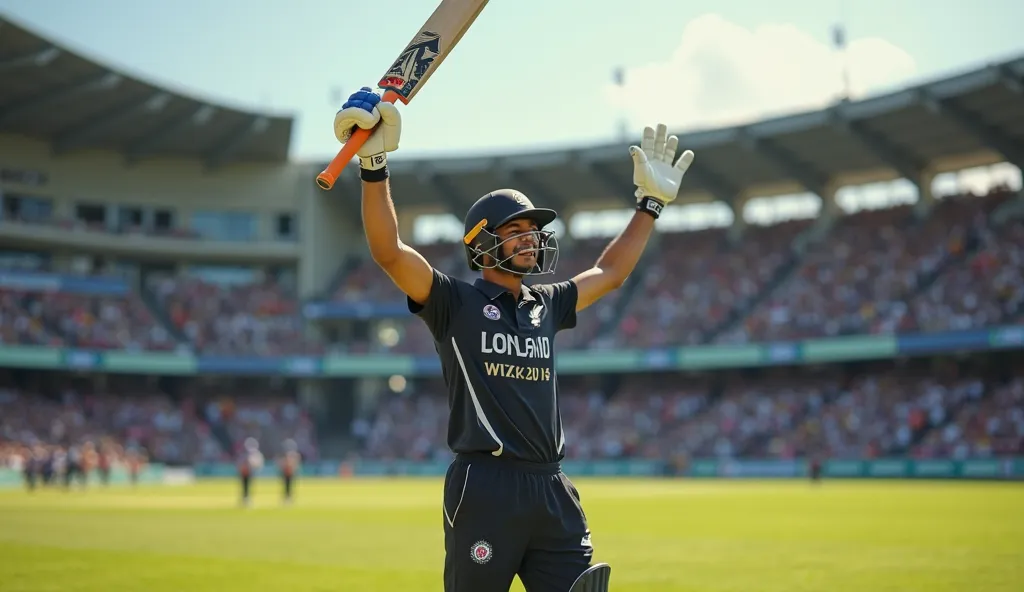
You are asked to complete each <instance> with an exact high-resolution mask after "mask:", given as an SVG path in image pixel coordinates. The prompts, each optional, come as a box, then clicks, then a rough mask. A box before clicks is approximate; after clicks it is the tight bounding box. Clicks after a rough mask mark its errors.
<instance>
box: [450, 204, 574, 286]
mask: <svg viewBox="0 0 1024 592" xmlns="http://www.w3.org/2000/svg"><path fill="white" fill-rule="evenodd" d="M557 216H558V214H557V213H555V211H554V210H549V209H545V208H536V207H534V206H533V203H532V202H531V201H530V198H528V197H526V195H524V194H523V193H522V192H521V191H517V190H515V189H499V190H497V191H492V192H490V193H488V194H487V195H485V196H483V197H481V198H480V199H478V200H477V201H476V203H474V204H473V206H472V207H471V208H469V212H468V213H467V214H466V218H465V220H464V226H465V235H464V236H463V243H464V244H465V247H466V261H467V263H469V268H470V269H472V270H473V271H480V270H483V269H500V270H501V271H503V272H505V273H510V274H513V275H516V276H527V275H546V274H551V273H554V272H555V265H556V264H557V263H558V240H557V239H555V233H554V232H552V231H550V230H544V227H545V226H547V225H548V224H550V223H551V222H553V221H554V220H555V218H556V217H557ZM514 220H529V221H531V222H533V223H534V224H535V225H536V227H537V229H536V230H533V229H530V230H525V231H522V232H516V233H515V234H513V235H512V236H507V237H505V238H501V237H500V236H498V229H499V228H501V227H503V226H505V225H506V224H508V223H509V222H512V221H514ZM527 236H529V237H532V238H533V240H532V241H529V242H531V243H532V244H530V245H528V244H526V241H523V238H524V237H527ZM506 244H508V245H509V247H511V248H506V247H505V245H506ZM506 251H507V252H506ZM523 251H533V253H534V256H535V260H536V262H535V263H534V264H533V265H531V266H529V267H525V266H520V265H516V263H515V257H516V255H519V254H520V253H522V252H523Z"/></svg>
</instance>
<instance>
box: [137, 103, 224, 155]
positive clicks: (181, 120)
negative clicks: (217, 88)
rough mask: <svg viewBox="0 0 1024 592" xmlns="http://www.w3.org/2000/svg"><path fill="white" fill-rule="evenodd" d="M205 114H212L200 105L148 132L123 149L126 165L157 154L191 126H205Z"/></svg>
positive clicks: (205, 106)
mask: <svg viewBox="0 0 1024 592" xmlns="http://www.w3.org/2000/svg"><path fill="white" fill-rule="evenodd" d="M204 113H211V112H210V110H209V108H208V105H205V104H199V105H197V106H196V107H195V108H194V109H189V110H188V111H185V112H184V113H182V114H181V115H179V116H177V117H174V118H172V119H170V120H168V121H166V122H164V123H163V124H161V125H160V126H159V127H157V128H155V129H153V130H150V131H147V132H146V133H145V134H143V136H142V138H141V139H139V140H138V141H137V142H135V143H133V144H129V145H128V146H125V147H124V148H123V149H122V151H123V152H124V154H125V162H126V164H128V165H133V164H136V163H138V162H139V161H141V160H142V159H143V158H144V157H146V156H149V155H150V154H152V153H154V152H156V151H157V150H158V149H159V148H160V147H161V146H163V144H164V142H166V141H167V140H170V139H171V138H172V137H174V136H175V135H176V134H178V133H180V132H182V131H184V130H185V128H187V127H188V126H189V124H192V125H196V126H199V125H205V124H206V121H202V120H201V116H202V115H203V114H204ZM207 121H208V120H207Z"/></svg>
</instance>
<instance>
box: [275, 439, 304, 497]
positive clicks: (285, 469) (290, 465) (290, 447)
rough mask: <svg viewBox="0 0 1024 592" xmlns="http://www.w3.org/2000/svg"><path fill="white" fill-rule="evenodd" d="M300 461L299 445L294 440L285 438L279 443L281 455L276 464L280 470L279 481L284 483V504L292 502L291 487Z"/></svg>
mask: <svg viewBox="0 0 1024 592" xmlns="http://www.w3.org/2000/svg"><path fill="white" fill-rule="evenodd" d="M301 462H302V457H301V456H300V455H299V446H298V445H297V444H296V443H295V440H292V439H288V440H285V441H284V443H283V444H282V445H281V457H280V458H279V459H278V461H277V466H278V468H279V469H280V470H281V482H282V484H283V485H284V497H283V502H284V505H286V506H290V505H291V504H292V491H293V489H292V487H293V483H294V481H295V475H296V474H298V472H299V467H300V465H301Z"/></svg>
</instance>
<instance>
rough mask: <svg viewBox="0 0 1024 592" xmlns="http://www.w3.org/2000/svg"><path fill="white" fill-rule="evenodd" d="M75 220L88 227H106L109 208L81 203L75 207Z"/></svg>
mask: <svg viewBox="0 0 1024 592" xmlns="http://www.w3.org/2000/svg"><path fill="white" fill-rule="evenodd" d="M75 220H77V221H78V222H84V223H85V224H86V225H87V226H105V225H106V223H107V207H106V206H102V205H93V204H85V203H80V204H77V205H75Z"/></svg>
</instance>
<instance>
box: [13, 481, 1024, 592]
mask: <svg viewBox="0 0 1024 592" xmlns="http://www.w3.org/2000/svg"><path fill="white" fill-rule="evenodd" d="M576 484H577V486H578V487H579V489H580V492H581V494H582V497H583V503H584V506H585V509H586V511H587V512H588V515H589V519H590V522H591V529H592V530H593V539H594V545H595V559H596V560H598V561H607V562H609V563H611V564H612V567H613V574H612V590H613V592H640V591H644V592H655V591H666V592H667V591H670V590H671V591H680V592H681V591H698V590H700V591H716V592H717V591H735V592H751V591H764V592H773V591H777V592H795V591H798V590H822V591H829V592H847V591H849V592H853V591H857V592H867V591H882V590H894V591H896V590H898V591H901V592H909V591H914V590H920V591H928V592H945V591H950V590H963V591H967V590H971V591H975V590H984V591H985V592H998V591H1011V590H1024V485H1019V484H1000V483H955V484H954V483H931V482H839V481H833V482H825V483H824V484H822V485H821V486H817V487H815V486H812V485H810V484H809V483H807V482H802V481H801V482H783V481H777V482H770V481H760V482H755V481H743V482H740V481H730V482H726V481H704V482H693V481H668V480H665V481H640V480H630V481H613V480H586V479H577V480H576ZM236 491H237V490H236V487H235V484H234V482H232V481H219V482H204V483H202V484H198V485H187V486H178V487H139V488H138V489H136V490H131V489H128V488H124V487H118V488H114V487H111V488H110V489H107V490H98V489H92V490H89V491H84V492H83V491H70V492H64V491H37V492H35V493H33V494H31V495H30V494H28V493H27V492H25V491H23V490H0V558H2V559H0V590H3V591H5V592H6V591H11V592H13V591H45V590H54V591H56V590H60V591H68V592H71V591H81V590H89V591H103V592H111V591H126V592H127V591H131V592H142V591H153V592H162V591H175V592H179V591H187V592H206V591H210V592H213V591H217V592H230V591H235V590H238V591H246V592H250V591H259V590H268V591H269V590H273V591H277V590H295V591H307V590H308V591H316V590H325V591H327V590H329V591H343V590H344V591H348V590H353V591H419V590H424V591H438V590H441V589H442V586H441V565H442V559H443V548H442V531H441V520H442V517H441V510H440V507H439V503H440V502H439V499H440V492H441V489H440V481H438V480H433V479H421V480H413V479H406V480H397V479H396V480H365V481H363V480H360V481H312V480H308V481H305V482H300V483H299V488H298V490H297V492H298V497H297V500H296V504H295V505H294V506H292V507H282V506H281V505H280V503H279V486H278V484H277V483H276V482H273V481H261V482H259V483H257V484H256V488H255V501H254V504H253V506H252V508H250V509H241V508H239V507H237V505H236ZM513 590H522V588H521V586H520V585H519V582H518V580H517V581H516V583H515V584H514V586H513ZM481 592H489V591H481Z"/></svg>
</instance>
